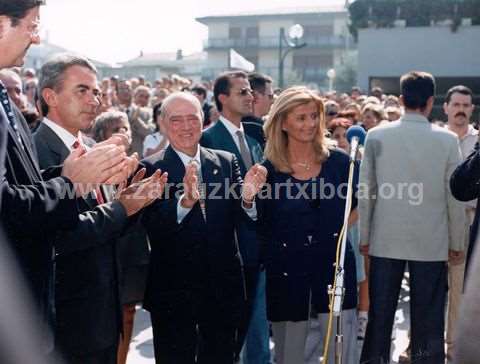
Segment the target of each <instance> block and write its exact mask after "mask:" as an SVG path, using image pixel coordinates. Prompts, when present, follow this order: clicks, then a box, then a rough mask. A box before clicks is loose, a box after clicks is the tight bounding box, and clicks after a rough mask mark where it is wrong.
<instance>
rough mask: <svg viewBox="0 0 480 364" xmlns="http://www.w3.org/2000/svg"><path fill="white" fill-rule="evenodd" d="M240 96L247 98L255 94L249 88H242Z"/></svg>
mask: <svg viewBox="0 0 480 364" xmlns="http://www.w3.org/2000/svg"><path fill="white" fill-rule="evenodd" d="M238 94H239V95H240V96H247V95H252V94H253V91H252V90H251V89H249V88H242V89H241V90H240V91H239V92H238Z"/></svg>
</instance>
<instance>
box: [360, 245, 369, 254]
mask: <svg viewBox="0 0 480 364" xmlns="http://www.w3.org/2000/svg"><path fill="white" fill-rule="evenodd" d="M369 247H370V245H368V244H366V245H365V244H360V254H362V255H363V256H365V257H368V250H369Z"/></svg>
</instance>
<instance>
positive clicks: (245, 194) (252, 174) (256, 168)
mask: <svg viewBox="0 0 480 364" xmlns="http://www.w3.org/2000/svg"><path fill="white" fill-rule="evenodd" d="M266 181H267V169H266V168H265V167H264V166H261V165H260V164H255V165H253V166H252V168H250V169H249V171H248V172H247V174H246V175H245V179H244V180H243V186H242V199H243V202H244V203H245V204H246V205H247V206H246V207H250V205H251V204H252V203H253V200H254V198H255V196H256V195H257V193H258V192H259V191H260V190H261V188H262V187H263V185H264V184H265V182H266Z"/></svg>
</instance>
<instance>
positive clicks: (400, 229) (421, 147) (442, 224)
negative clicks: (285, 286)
mask: <svg viewBox="0 0 480 364" xmlns="http://www.w3.org/2000/svg"><path fill="white" fill-rule="evenodd" d="M460 160H461V154H460V149H459V145H458V139H457V137H456V136H455V135H454V134H453V133H451V132H449V131H447V130H445V129H442V128H440V127H437V126H435V125H432V124H430V123H429V122H428V120H427V119H426V118H425V117H424V116H422V115H420V114H418V113H406V114H405V115H404V116H403V117H402V118H401V119H400V120H398V121H396V122H393V123H390V124H387V125H385V126H380V127H377V128H374V129H372V130H371V131H369V133H368V135H367V140H366V144H365V153H364V157H363V161H362V164H361V168H360V184H361V185H360V191H361V192H362V194H361V195H360V196H359V203H358V206H359V214H360V238H361V242H360V244H362V245H366V244H369V254H370V256H371V260H370V275H369V296H370V310H369V321H368V326H367V332H366V335H365V341H364V345H363V350H362V357H361V362H362V363H384V362H390V336H391V332H392V325H393V320H394V317H395V310H396V306H397V301H398V296H399V292H400V287H401V283H402V279H403V274H404V271H405V268H406V266H407V264H408V269H409V272H410V293H411V301H410V305H411V307H410V311H411V345H412V346H411V348H412V351H411V360H412V363H417V364H437V363H443V362H444V358H445V353H444V338H443V334H444V326H445V325H444V314H445V300H446V292H447V268H446V260H447V259H448V250H449V249H452V250H460V251H462V250H464V246H463V242H464V233H465V232H464V226H465V218H466V216H465V208H464V207H463V206H462V204H461V203H459V202H458V201H456V200H455V199H454V198H453V196H452V194H451V191H450V187H449V179H450V175H451V174H452V172H453V171H454V170H455V168H456V166H457V165H458V164H459V163H460Z"/></svg>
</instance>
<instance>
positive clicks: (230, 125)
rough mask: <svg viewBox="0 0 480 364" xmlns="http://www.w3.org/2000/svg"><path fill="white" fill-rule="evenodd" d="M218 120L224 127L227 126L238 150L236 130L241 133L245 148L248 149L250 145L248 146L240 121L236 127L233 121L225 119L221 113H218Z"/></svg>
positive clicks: (238, 142) (238, 143)
mask: <svg viewBox="0 0 480 364" xmlns="http://www.w3.org/2000/svg"><path fill="white" fill-rule="evenodd" d="M218 120H219V121H220V122H221V123H222V124H223V125H224V126H225V128H227V130H228V133H229V134H230V135H231V136H232V139H233V141H234V142H235V145H236V146H237V148H238V150H241V149H240V141H239V140H238V135H237V131H239V130H240V131H241V132H242V134H243V139H244V140H245V146H246V147H247V150H248V151H250V147H249V146H248V143H247V137H246V135H245V130H244V129H243V124H242V123H240V127H239V128H238V127H237V126H236V125H235V124H234V123H232V122H231V121H230V120H228V119H226V118H225V116H223V115H220V117H219V118H218Z"/></svg>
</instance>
